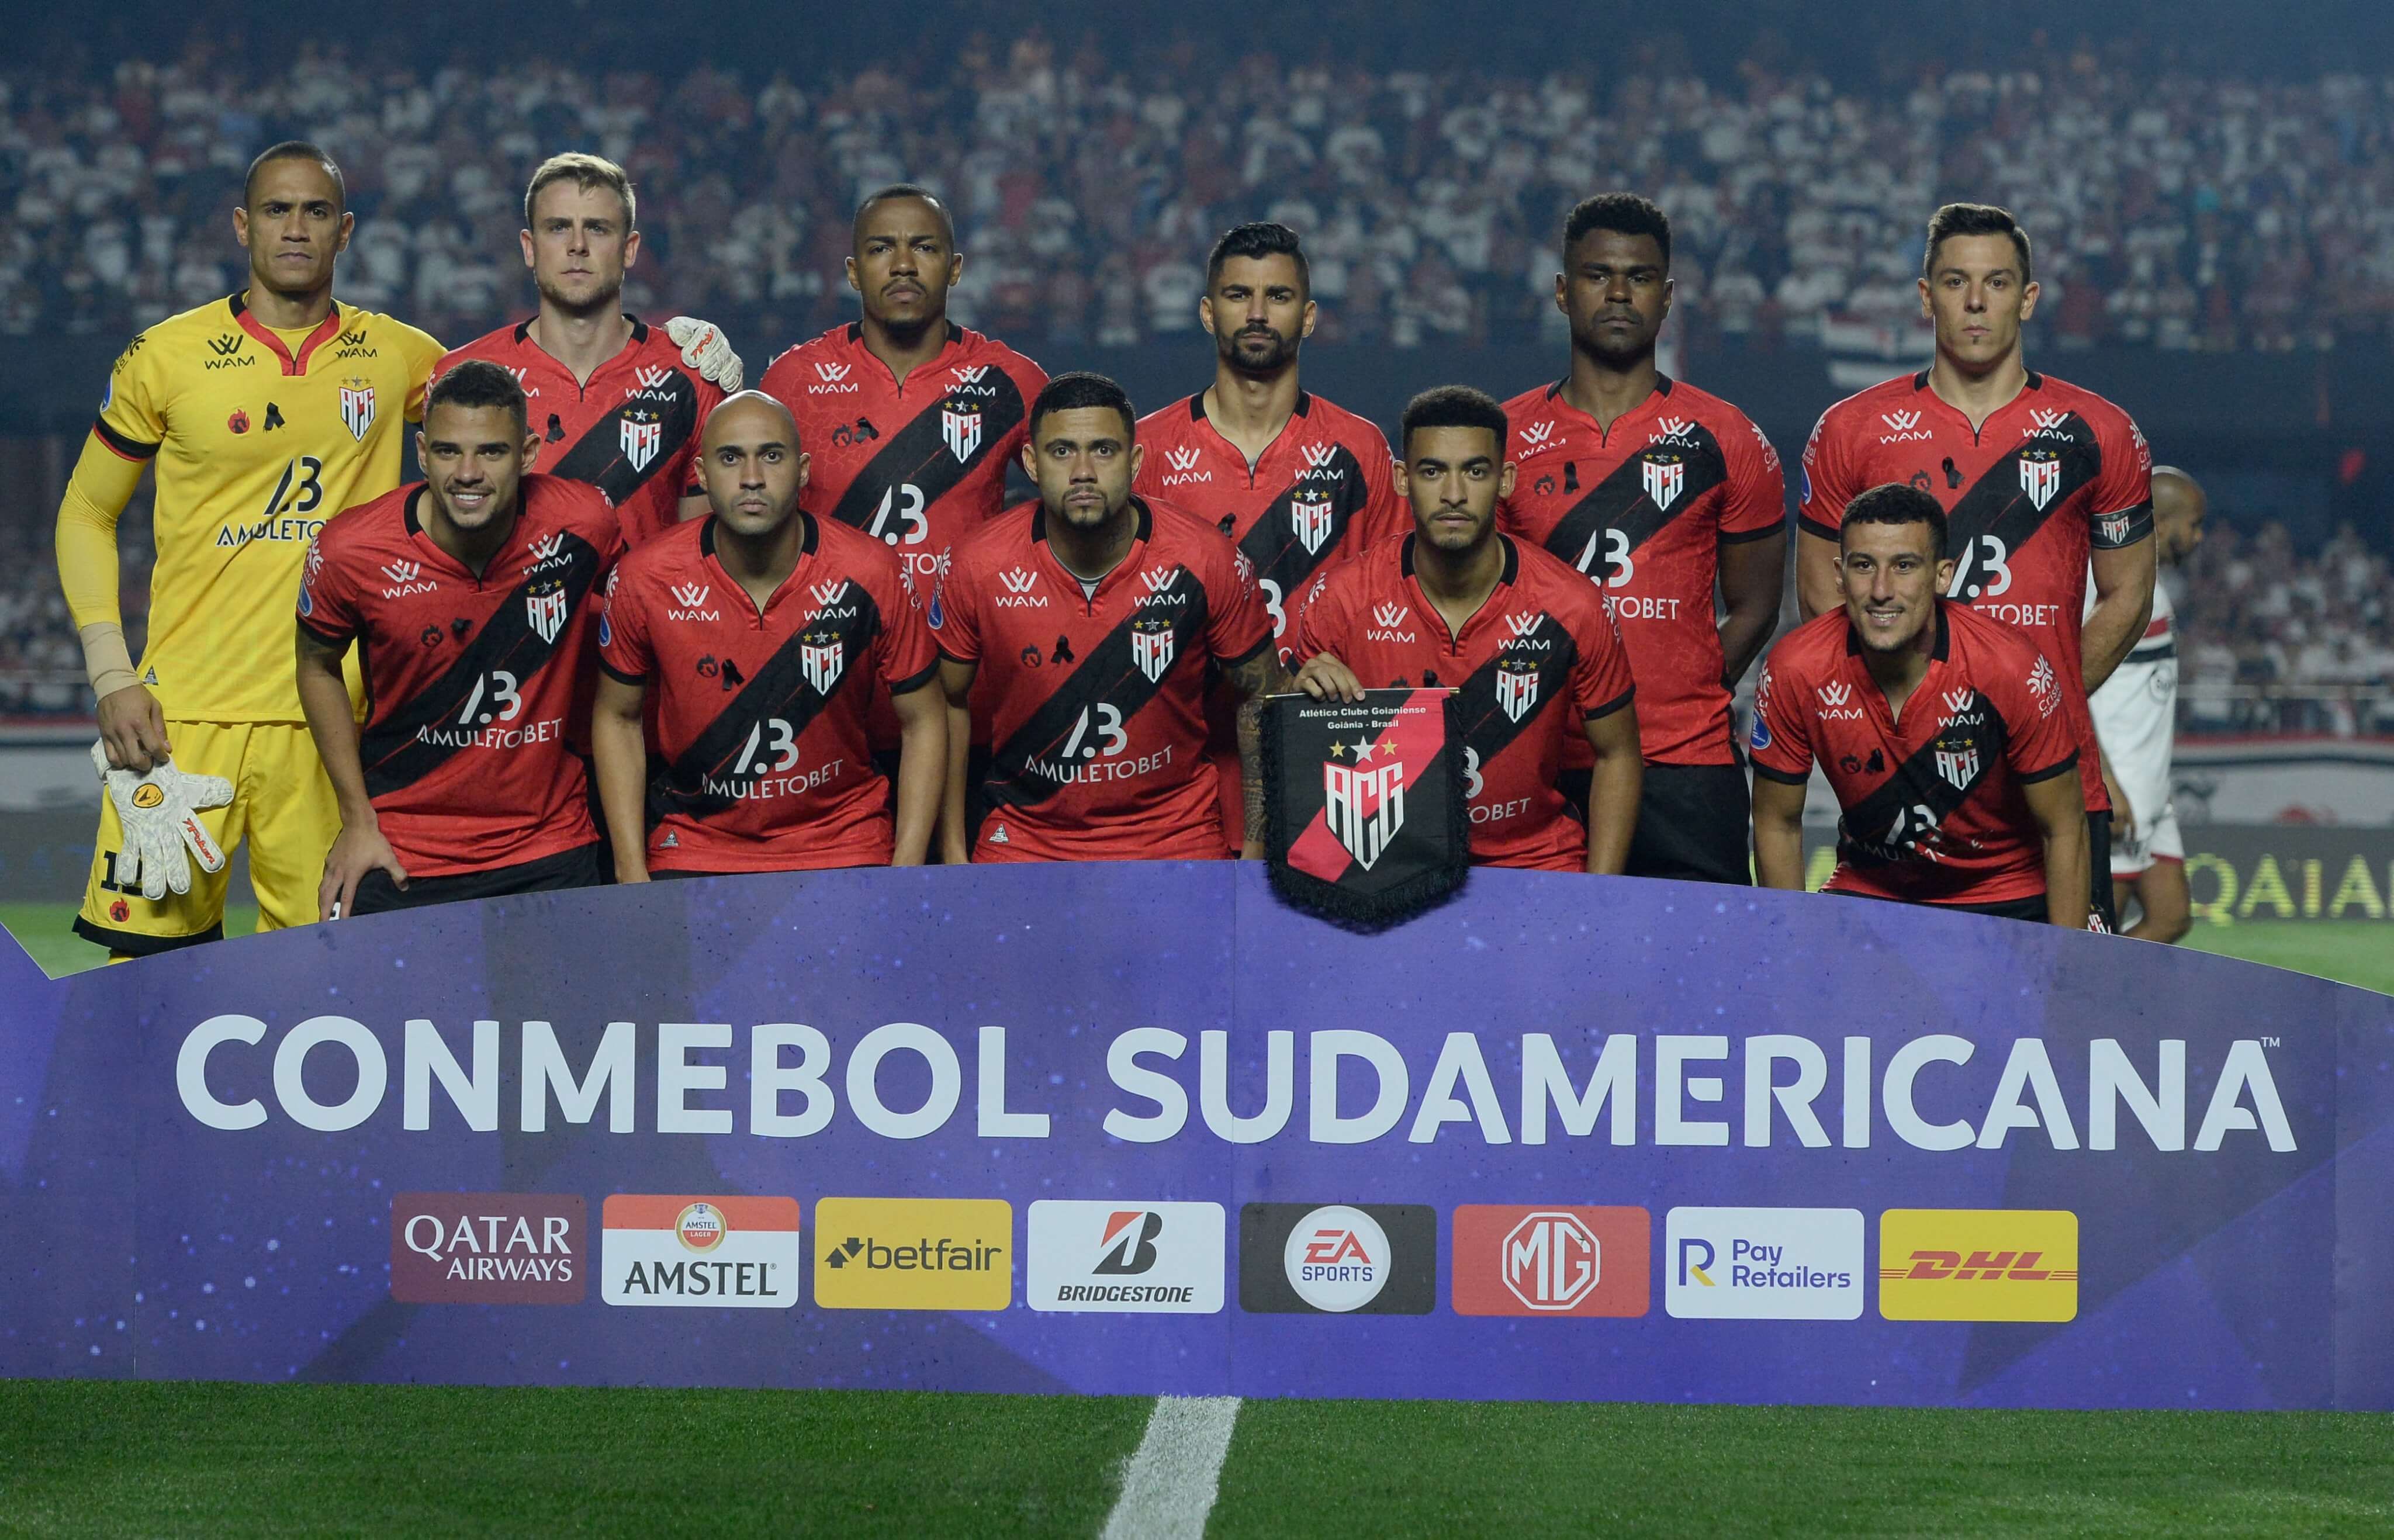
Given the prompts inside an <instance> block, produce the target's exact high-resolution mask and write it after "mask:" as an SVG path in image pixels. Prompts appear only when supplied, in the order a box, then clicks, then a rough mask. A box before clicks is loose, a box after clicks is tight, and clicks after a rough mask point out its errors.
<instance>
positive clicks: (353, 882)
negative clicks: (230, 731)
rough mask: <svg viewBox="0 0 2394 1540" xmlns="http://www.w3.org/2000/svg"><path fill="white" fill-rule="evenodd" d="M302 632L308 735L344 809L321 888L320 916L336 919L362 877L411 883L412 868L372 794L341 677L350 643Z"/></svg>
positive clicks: (299, 657)
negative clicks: (385, 876) (378, 872)
mask: <svg viewBox="0 0 2394 1540" xmlns="http://www.w3.org/2000/svg"><path fill="white" fill-rule="evenodd" d="M297 631H298V644H297V650H296V663H297V667H298V681H299V709H300V711H301V712H302V713H304V714H305V715H306V716H307V718H308V735H309V737H311V738H313V739H315V740H316V756H317V757H318V758H320V759H322V761H323V762H324V773H325V775H326V776H327V777H329V778H330V779H331V781H332V783H333V796H334V797H335V799H336V800H338V802H339V803H340V808H341V832H340V833H339V834H338V835H337V836H335V837H334V840H333V848H332V849H330V850H329V851H327V852H325V855H324V880H323V882H322V884H321V885H320V886H319V887H318V888H317V889H316V917H317V918H318V919H320V920H333V919H338V918H340V917H341V916H342V915H346V914H348V913H349V907H350V904H351V902H353V901H354V900H355V899H356V897H357V891H358V879H359V878H361V877H362V876H364V875H366V874H367V873H368V872H371V871H374V870H375V868H377V867H379V868H380V869H382V870H383V871H385V872H388V873H389V874H390V879H391V881H393V882H394V883H397V884H398V885H399V886H400V887H401V888H405V887H406V886H407V868H405V867H404V866H401V864H400V863H399V857H398V856H397V855H396V854H394V853H393V852H392V850H391V848H390V842H389V841H388V840H387V839H385V838H383V836H382V825H381V823H380V822H379V821H378V820H377V819H376V818H375V806H374V799H373V798H372V797H371V796H367V795H366V772H365V765H364V762H363V761H362V759H361V758H360V757H359V756H358V721H357V718H356V717H354V716H352V715H351V714H350V710H349V685H348V684H347V683H346V682H345V681H344V680H343V679H342V678H341V659H342V658H344V657H345V656H347V655H348V653H349V643H348V642H347V641H326V640H325V639H324V638H322V637H319V636H318V635H316V633H314V632H313V631H310V630H309V629H308V627H307V626H305V625H301V626H299V627H297Z"/></svg>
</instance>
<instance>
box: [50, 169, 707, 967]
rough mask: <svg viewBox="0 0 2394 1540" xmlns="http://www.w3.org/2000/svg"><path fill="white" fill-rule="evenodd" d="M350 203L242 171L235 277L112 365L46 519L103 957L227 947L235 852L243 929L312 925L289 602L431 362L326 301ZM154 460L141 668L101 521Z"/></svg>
mask: <svg viewBox="0 0 2394 1540" xmlns="http://www.w3.org/2000/svg"><path fill="white" fill-rule="evenodd" d="M346 204H347V192H346V189H345V187H344V186H343V183H342V180H341V173H340V170H339V168H338V167H337V166H336V165H334V163H333V161H332V159H331V157H329V156H327V155H326V154H325V153H324V152H323V151H322V150H320V149H318V148H317V147H315V146H314V145H310V144H305V143H301V142H298V141H296V140H295V141H291V142H287V143H283V144H278V145H275V146H274V147H272V148H271V149H270V150H268V151H265V152H264V153H263V154H261V155H259V156H258V157H257V160H256V161H255V162H253V163H252V164H251V165H250V168H249V176H248V178H247V180H246V182H245V183H244V185H243V193H242V203H241V206H240V207H238V208H236V209H235V210H233V217H232V219H233V236H234V239H236V240H237V241H239V242H240V243H241V244H242V245H243V246H244V247H246V248H247V250H248V253H249V281H248V284H247V286H246V287H245V288H244V289H243V290H242V291H241V292H239V293H236V294H233V295H231V296H228V297H226V298H224V299H220V300H217V301H214V302H212V303H210V304H207V305H204V306H202V307H201V308H199V309H195V310H190V311H186V312H185V313H183V314H181V315H178V316H174V317H171V318H169V319H168V320H165V321H163V322H159V323H158V324H157V325H155V326H152V327H151V328H150V329H149V330H148V331H145V332H143V333H142V334H141V335H140V336H137V337H135V338H134V339H133V341H132V342H131V343H130V344H129V345H128V346H127V347H126V348H125V351H124V352H123V353H122V354H121V355H119V356H118V358H117V361H116V363H115V366H114V368H113V369H112V372H111V374H110V377H109V383H108V389H107V393H106V395H104V396H103V397H102V398H101V401H100V410H99V420H98V421H96V422H95V423H94V424H93V425H92V432H91V437H90V439H89V440H88V441H86V442H85V446H84V451H83V455H82V458H81V459H80V460H78V461H77V462H76V465H75V469H74V475H73V476H72V479H71V480H69V482H68V485H67V492H66V497H65V500H64V501H63V502H62V503H61V504H60V506H59V525H58V555H59V582H60V584H61V586H63V587H64V588H65V590H66V598H67V605H68V608H69V609H70V610H71V611H72V613H73V615H74V619H75V624H76V625H77V627H78V628H79V629H80V631H81V634H82V638H83V644H84V658H85V667H86V668H87V670H88V672H89V675H90V678H91V685H92V690H93V691H94V693H95V694H96V695H97V696H98V697H99V732H100V748H99V751H98V752H96V754H95V758H100V757H104V759H105V762H106V765H107V766H108V767H109V768H108V769H107V770H103V772H102V780H103V782H104V783H107V785H108V788H109V791H108V796H106V797H105V798H104V799H103V802H102V805H101V809H100V823H99V842H98V848H97V849H96V850H95V852H94V854H93V858H92V865H91V875H90V879H89V881H88V883H87V885H86V886H85V890H84V902H83V909H82V912H81V913H80V914H79V915H77V916H76V919H75V927H74V928H75V929H76V931H77V932H78V933H79V934H81V935H83V936H84V937H85V938H86V939H88V940H90V941H97V942H99V943H100V944H101V945H103V946H106V947H108V948H109V949H110V951H111V952H112V954H115V955H118V956H137V955H141V954H148V953H154V952H162V951H165V950H167V949H169V948H172V947H177V946H183V945H188V944H190V943H191V942H193V941H207V940H212V939H214V938H216V937H217V936H220V935H222V934H223V931H224V899H225V886H226V883H227V880H228V874H227V872H226V870H225V855H226V853H227V852H229V851H230V850H232V849H235V848H237V847H238V846H239V845H240V844H241V843H242V842H243V840H244V839H246V840H247V841H248V842H249V847H250V877H251V882H252V885H253V886H254V887H255V888H256V889H257V903H258V923H259V926H260V928H264V929H272V928H278V927H281V926H286V925H299V924H304V923H306V922H308V921H309V920H312V919H314V918H315V917H316V888H317V884H318V882H319V880H320V879H321V878H322V875H323V863H324V851H325V850H326V849H327V848H328V847H330V845H331V844H332V842H333V836H335V834H337V833H338V832H339V830H340V817H339V813H338V810H337V809H336V808H335V803H334V799H333V791H332V786H331V784H330V783H328V782H327V781H326V780H325V777H324V771H323V768H322V765H321V764H320V763H319V762H318V760H317V757H316V751H315V747H314V744H312V743H311V742H310V740H309V735H308V727H307V722H306V719H305V717H303V716H302V714H301V712H300V708H299V696H298V689H297V685H296V678H295V672H294V667H293V664H292V639H291V624H292V623H291V606H292V603H293V600H294V598H295V596H296V594H297V592H298V586H299V573H300V566H301V563H302V561H303V560H304V559H305V558H306V553H307V550H308V546H309V541H310V540H311V539H312V538H313V537H314V536H315V534H316V532H317V531H318V530H319V529H321V528H322V525H323V522H324V520H327V519H329V518H331V517H332V516H333V515H334V514H335V513H337V512H339V511H340V510H342V509H344V508H348V507H354V506H356V505H358V504H361V503H364V502H368V501H370V500H372V499H373V498H375V497H376V496H379V495H381V494H384V493H387V492H388V491H390V490H391V489H392V488H393V487H396V486H397V485H398V484H399V480H400V470H401V445H402V442H403V441H404V439H405V437H406V429H405V424H407V423H409V422H414V421H416V420H418V419H419V418H420V417H421V416H422V415H423V402H424V391H425V386H426V383H427V381H428V377H429V375H430V374H431V372H432V368H433V365H434V364H435V363H436V362H438V361H439V359H440V358H441V351H442V349H441V344H440V343H439V342H437V341H435V340H434V339H433V338H432V337H430V336H427V335H426V334H425V333H423V332H420V331H418V330H416V329H415V328H414V327H412V326H408V325H405V324H403V323H401V322H398V321H394V320H392V319H391V318H390V317H388V316H386V315H378V314H375V313H374V312H371V311H366V310H360V309H353V308H350V307H349V306H345V305H341V304H337V303H335V300H334V298H333V269H334V263H335V258H337V257H339V255H340V253H341V251H342V250H343V248H345V247H346V246H347V245H348V244H349V234H350V230H351V229H352V227H353V224H354V219H353V217H352V216H351V215H350V214H349V211H348V208H347V206H346ZM683 329H689V330H691V332H692V334H693V339H692V341H691V351H692V352H693V353H707V354H708V357H707V364H708V365H717V366H718V367H719V364H720V359H719V358H717V357H716V356H714V355H715V354H717V353H719V354H721V355H722V356H724V357H729V349H725V348H723V346H722V343H721V340H720V337H719V335H718V334H717V333H716V332H715V329H714V328H712V327H708V326H705V325H704V322H682V321H680V320H679V319H677V321H676V322H673V323H669V330H673V331H675V332H676V333H677V335H678V333H679V332H680V331H681V330H683ZM699 334H703V335H699ZM691 362H693V363H698V362H700V361H699V359H697V358H692V359H691ZM702 366H705V365H702ZM737 368H738V361H737V359H736V358H732V359H730V368H729V369H728V370H722V371H721V372H723V373H729V374H733V375H734V383H735V385H736V371H737ZM708 372H709V373H710V374H713V373H717V367H709V368H708ZM153 463H154V465H155V466H156V469H157V479H158V480H157V491H156V544H157V553H158V554H157V566H156V570H155V572H154V573H153V574H152V576H151V610H150V638H149V642H148V645H147V647H146V648H145V650H144V652H143V655H142V658H141V661H140V663H139V665H138V666H137V665H135V663H134V661H133V659H132V657H131V655H130V653H129V652H128V651H127V648H126V645H125V633H124V630H123V625H122V616H121V612H120V611H119V608H118V599H117V571H118V568H117V550H116V523H117V520H118V518H119V517H120V516H121V514H122V513H123V511H124V508H125V503H126V502H127V500H129V499H130V498H131V496H132V495H133V492H134V489H135V488H136V487H137V486H138V484H139V482H140V480H141V475H142V471H143V469H144V468H145V467H149V466H151V465H152V464H153ZM391 581H392V583H393V584H394V585H396V584H399V583H402V582H404V581H406V579H405V577H404V575H403V574H394V575H393V576H392V578H391ZM219 777H220V778H222V780H223V781H224V782H227V783H230V787H229V791H230V796H229V798H225V797H220V796H219V795H218V792H219V788H217V786H215V785H214V784H213V782H214V780H215V778H219ZM161 814H164V815H179V816H174V817H173V822H175V823H177V825H178V830H179V837H178V833H177V832H176V831H168V832H166V833H164V834H163V835H162V833H161V832H160V830H159V829H157V828H156V827H153V826H151V825H154V824H155V823H156V822H157V820H158V818H159V816H160V815H161ZM128 818H129V819H130V820H131V821H132V823H133V827H132V828H131V830H130V831H129V832H130V834H131V836H132V837H131V838H130V840H128V837H127V836H128V828H127V820H128ZM186 848H188V849H190V850H191V852H192V853H193V854H195V855H197V856H198V857H199V862H198V864H199V865H200V867H201V871H200V873H199V875H197V877H196V879H194V878H193V877H192V875H191V873H190V872H189V869H188V866H187V865H186V862H185V861H184V859H183V851H184V849H186ZM162 865H164V867H165V870H164V871H162V870H161V866H162Z"/></svg>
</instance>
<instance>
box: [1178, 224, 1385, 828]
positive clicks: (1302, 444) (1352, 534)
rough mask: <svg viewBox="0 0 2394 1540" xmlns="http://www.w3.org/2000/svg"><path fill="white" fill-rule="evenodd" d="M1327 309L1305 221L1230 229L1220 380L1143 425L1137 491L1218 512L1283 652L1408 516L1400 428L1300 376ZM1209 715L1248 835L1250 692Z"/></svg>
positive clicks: (1217, 295)
mask: <svg viewBox="0 0 2394 1540" xmlns="http://www.w3.org/2000/svg"><path fill="white" fill-rule="evenodd" d="M1317 315H1318V311H1317V310H1316V309H1315V306H1314V302H1313V295H1312V275H1311V272H1310V270H1309V268H1308V266H1307V264H1306V260H1305V248H1304V246H1303V245H1302V244H1300V243H1299V242H1298V240H1297V236H1296V231H1295V230H1291V229H1289V228H1288V227H1287V226H1286V225H1277V224H1247V225H1240V226H1237V227H1235V228H1233V229H1231V230H1227V231H1225V232H1224V233H1223V235H1222V238H1221V239H1220V240H1218V241H1217V242H1215V243H1214V250H1213V252H1212V254H1211V255H1209V256H1208V257H1206V259H1205V292H1204V295H1202V296H1199V298H1198V300H1197V323H1198V324H1199V325H1201V326H1203V327H1204V328H1205V330H1206V332H1207V334H1208V335H1210V336H1212V337H1213V339H1214V383H1213V384H1212V385H1211V386H1209V387H1207V388H1205V389H1204V390H1201V391H1199V392H1198V393H1197V394H1195V395H1193V396H1190V397H1188V398H1187V399H1185V400H1182V401H1175V402H1173V403H1172V404H1171V405H1170V406H1167V407H1164V409H1162V410H1161V411H1157V412H1151V413H1149V414H1148V415H1146V416H1144V417H1142V418H1140V419H1139V424H1138V441H1139V445H1140V447H1141V449H1142V450H1143V451H1144V457H1143V458H1142V459H1141V460H1140V462H1139V474H1138V485H1137V487H1136V488H1135V490H1136V491H1138V493H1139V494H1141V495H1142V496H1147V497H1163V498H1166V499H1169V500H1170V501H1171V502H1173V503H1175V504H1176V505H1177V506H1178V507H1184V508H1187V509H1188V510H1189V511H1190V512H1191V513H1193V514H1196V515H1197V516H1198V517H1199V518H1201V519H1207V520H1213V522H1214V526H1215V528H1217V529H1218V530H1220V531H1221V532H1222V533H1224V534H1225V535H1227V536H1229V537H1230V541H1231V543H1232V544H1234V545H1236V546H1238V547H1239V549H1240V551H1241V552H1243V554H1244V555H1245V556H1246V559H1247V560H1248V563H1249V564H1250V565H1252V566H1253V567H1254V568H1255V572H1256V590H1257V591H1258V592H1259V593H1261V594H1262V596H1263V601H1264V608H1265V609H1266V610H1267V611H1269V612H1270V614H1271V619H1272V635H1273V637H1274V638H1276V639H1277V640H1278V641H1279V642H1280V644H1281V652H1282V657H1283V658H1285V657H1286V656H1287V654H1288V649H1289V643H1290V641H1291V639H1292V638H1291V637H1290V635H1289V627H1290V624H1291V620H1292V616H1291V614H1290V607H1291V606H1293V605H1294V604H1295V603H1296V596H1298V595H1299V594H1301V593H1303V592H1304V591H1305V588H1306V586H1307V585H1308V584H1309V583H1311V582H1312V581H1313V574H1314V573H1317V572H1320V571H1322V570H1325V569H1327V568H1328V567H1329V566H1330V565H1331V563H1333V562H1335V561H1341V560H1344V559H1347V558H1348V557H1349V556H1352V555H1354V554H1355V553H1356V552H1358V551H1361V550H1362V549H1363V548H1364V547H1365V546H1370V545H1372V544H1374V543H1375V542H1377V541H1380V540H1385V539H1388V538H1390V537H1392V536H1394V535H1398V534H1401V533H1404V532H1405V530H1406V528H1407V527H1408V525H1407V521H1406V519H1405V515H1404V511H1403V509H1402V507H1401V505H1400V503H1399V501H1398V498H1397V493H1396V489H1395V485H1394V483H1393V481H1392V480H1391V479H1390V476H1389V457H1388V439H1387V438H1386V437H1385V436H1383V435H1382V434H1381V432H1380V430H1379V429H1378V428H1375V427H1374V426H1373V425H1372V424H1371V423H1370V422H1368V421H1366V420H1365V419H1363V418H1361V417H1359V416H1357V415H1355V414H1353V413H1352V412H1349V411H1347V410H1346V409H1345V408H1343V407H1340V406H1337V405H1335V404H1333V403H1332V402H1330V401H1324V400H1322V398H1321V397H1319V396H1316V395H1312V394H1310V393H1309V392H1308V391H1306V390H1305V389H1303V388H1300V387H1299V386H1298V384H1297V374H1296V365H1297V350H1298V349H1300V348H1302V347H1303V346H1304V343H1305V339H1306V338H1307V337H1309V336H1312V335H1313V326H1314V322H1315V320H1316V317H1317ZM1205 715H1206V725H1207V731H1208V732H1209V734H1210V737H1209V739H1208V742H1207V744H1206V753H1207V755H1208V757H1211V758H1212V759H1213V761H1214V764H1215V768H1216V771H1217V774H1219V775H1220V777H1221V781H1222V819H1223V827H1224V828H1225V829H1226V830H1229V831H1231V832H1232V833H1235V832H1236V831H1237V829H1238V827H1239V821H1240V819H1241V817H1242V816H1243V814H1241V813H1240V812H1239V809H1241V808H1242V807H1243V801H1242V799H1241V793H1240V789H1239V743H1238V727H1237V719H1238V711H1237V700H1236V697H1235V696H1234V695H1233V694H1231V693H1230V691H1225V690H1219V689H1217V690H1216V691H1213V692H1212V694H1210V695H1209V696H1208V697H1207V699H1206V713H1205Z"/></svg>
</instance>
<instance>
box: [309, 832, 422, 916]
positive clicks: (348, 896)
mask: <svg viewBox="0 0 2394 1540" xmlns="http://www.w3.org/2000/svg"><path fill="white" fill-rule="evenodd" d="M377 869H378V870H381V871H385V872H388V873H389V874H390V880H391V881H392V883H394V884H395V885H396V886H397V887H398V888H400V890H401V892H404V891H406V889H407V868H406V867H404V866H401V864H400V863H399V857H398V855H397V854H396V853H395V852H393V851H392V849H391V848H390V841H389V840H387V839H385V838H383V836H382V828H381V826H380V825H378V824H374V823H366V824H344V825H342V828H341V832H340V835H339V836H338V837H336V838H335V840H334V841H333V848H332V849H330V850H328V851H326V852H325V853H324V881H323V883H322V886H321V887H319V888H317V889H316V917H317V918H318V919H320V920H336V919H339V918H341V917H342V916H344V915H349V914H350V913H351V912H352V911H353V909H354V907H355V905H356V902H357V897H358V882H359V879H361V878H362V877H363V876H364V875H366V874H367V873H368V872H372V871H375V870H377Z"/></svg>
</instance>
